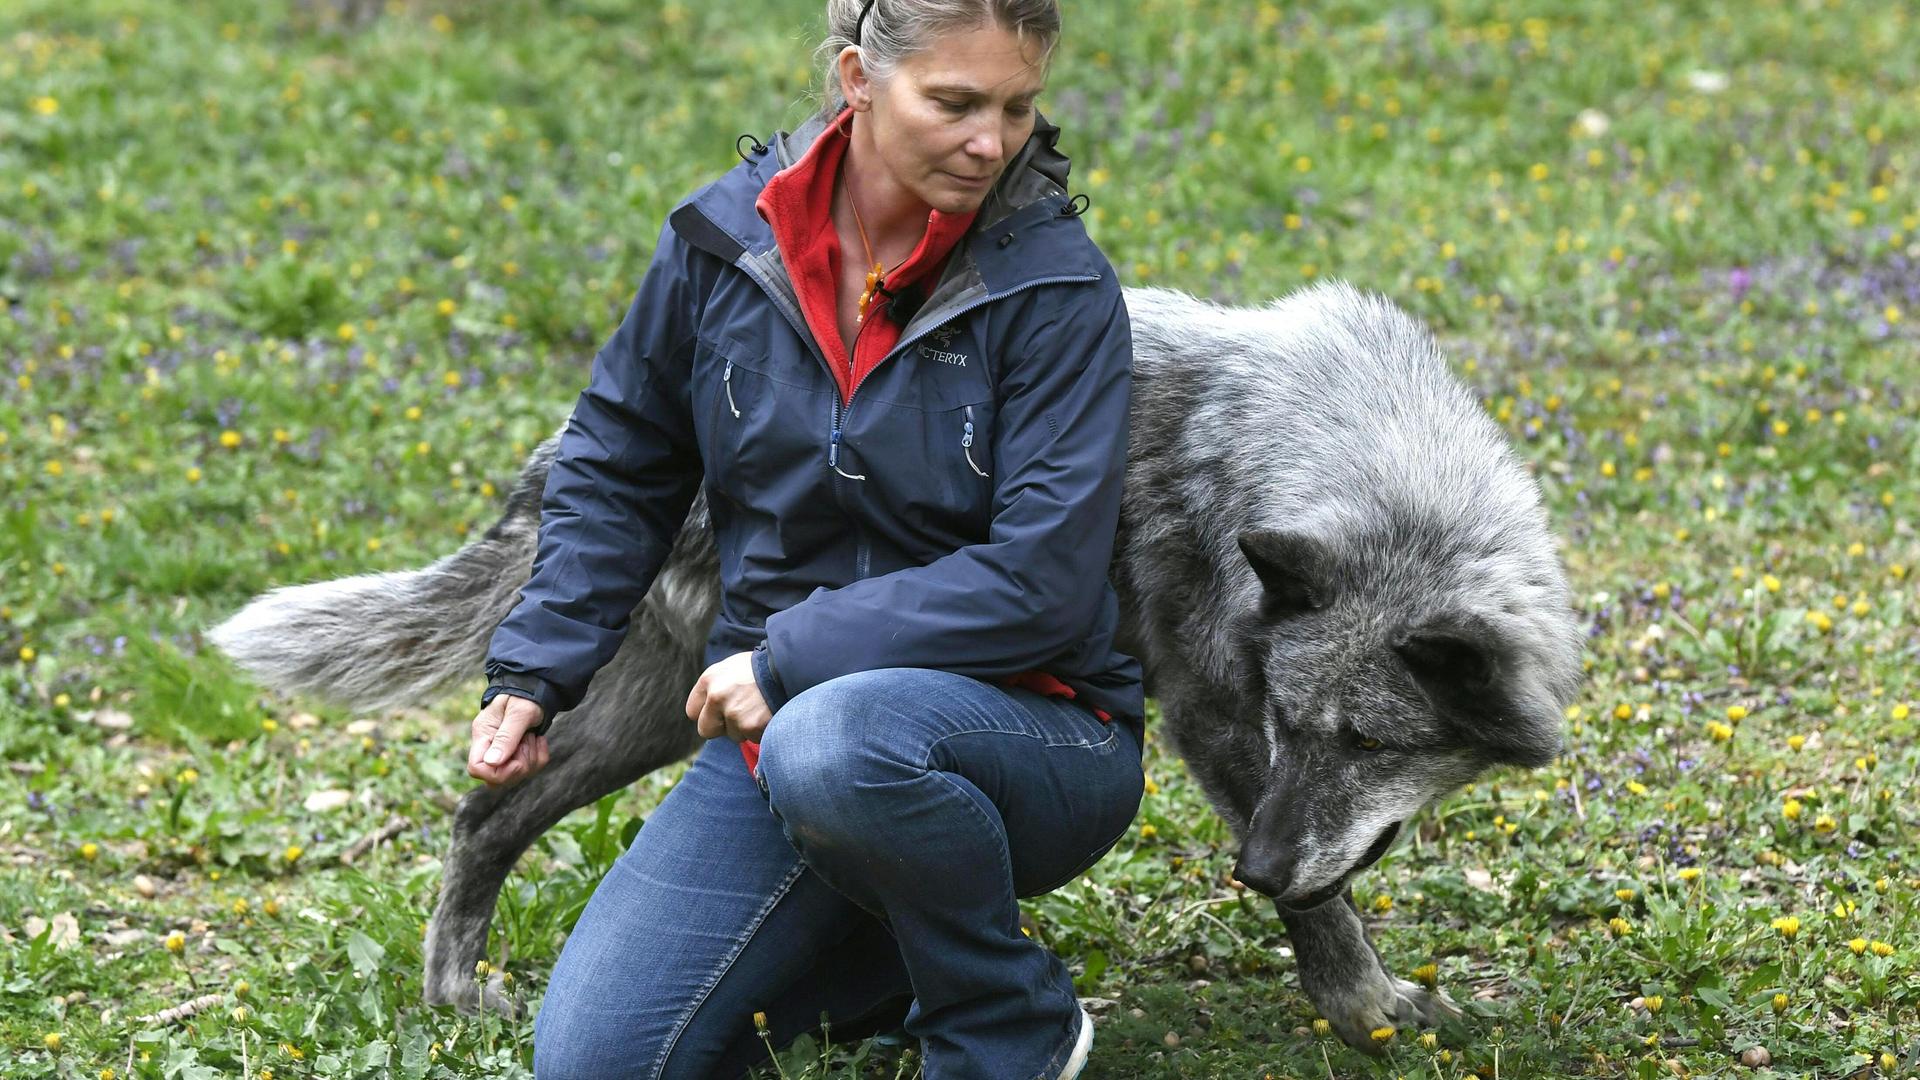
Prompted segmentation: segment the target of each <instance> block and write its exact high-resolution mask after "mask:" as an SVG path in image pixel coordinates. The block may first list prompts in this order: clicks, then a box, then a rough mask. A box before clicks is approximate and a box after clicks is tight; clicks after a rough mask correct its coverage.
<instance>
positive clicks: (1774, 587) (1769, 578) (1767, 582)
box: [1760, 574, 1780, 593]
mask: <svg viewBox="0 0 1920 1080" xmlns="http://www.w3.org/2000/svg"><path fill="white" fill-rule="evenodd" d="M1760 584H1762V585H1764V586H1766V589H1767V591H1768V592H1770V593H1777V592H1779V591H1780V579H1779V578H1777V577H1774V576H1773V575H1772V574H1765V575H1762V576H1761V578H1760Z"/></svg>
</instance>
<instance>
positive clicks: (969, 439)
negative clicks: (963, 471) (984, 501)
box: [960, 405, 987, 476]
mask: <svg viewBox="0 0 1920 1080" xmlns="http://www.w3.org/2000/svg"><path fill="white" fill-rule="evenodd" d="M966 425H967V426H966V431H965V433H964V434H962V435H961V436H960V452H961V453H962V454H965V455H966V456H967V465H968V467H970V468H971V469H973V471H974V472H976V473H979V475H981V476H985V475H987V474H986V473H984V472H981V471H980V466H978V465H975V464H974V463H973V406H971V405H969V406H967V421H966Z"/></svg>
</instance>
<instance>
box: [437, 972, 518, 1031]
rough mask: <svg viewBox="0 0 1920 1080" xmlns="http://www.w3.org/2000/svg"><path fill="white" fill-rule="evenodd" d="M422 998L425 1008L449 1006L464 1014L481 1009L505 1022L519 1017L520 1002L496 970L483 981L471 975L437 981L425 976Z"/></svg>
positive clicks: (470, 1013) (438, 979)
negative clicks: (424, 998) (429, 1006)
mask: <svg viewBox="0 0 1920 1080" xmlns="http://www.w3.org/2000/svg"><path fill="white" fill-rule="evenodd" d="M425 997H426V999H427V1004H429V1005H451V1006H453V1007H454V1010H455V1011H456V1012H460V1013H465V1014H467V1015H472V1014H474V1013H477V1012H479V1011H480V1010H482V1009H485V1010H486V1011H488V1012H491V1013H498V1014H499V1015H501V1016H504V1017H506V1018H507V1019H509V1020H517V1019H519V1018H520V1002H519V1001H518V1000H517V999H516V998H515V997H514V995H513V993H512V991H510V990H508V989H507V982H506V980H505V979H503V978H501V976H500V973H499V972H497V971H496V972H493V973H492V974H490V975H488V976H487V980H486V981H485V982H481V981H479V980H477V979H475V978H473V977H471V976H466V977H461V976H453V977H450V978H437V977H435V976H434V975H432V974H429V975H428V976H427V992H426V995H425Z"/></svg>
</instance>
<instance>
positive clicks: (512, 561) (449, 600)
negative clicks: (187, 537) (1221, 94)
mask: <svg viewBox="0 0 1920 1080" xmlns="http://www.w3.org/2000/svg"><path fill="white" fill-rule="evenodd" d="M559 442H560V440H559V437H558V436H557V435H556V436H554V437H552V438H549V439H547V440H546V441H545V442H543V443H541V444H540V445H539V447H537V448H536V449H535V450H534V451H533V454H532V455H531V456H530V457H529V458H528V459H527V462H526V464H525V465H524V466H523V467H522V468H521V470H520V477H519V479H518V480H517V481H516V482H515V484H514V488H513V491H512V492H511V493H510V494H509V495H508V496H507V505H506V512H505V513H504V514H502V515H501V517H500V520H499V521H497V522H495V523H494V524H493V527H491V528H489V529H488V530H487V531H486V533H485V534H484V535H482V536H481V537H479V538H478V539H476V540H474V541H472V542H470V543H468V544H467V545H466V546H465V547H462V548H461V549H460V550H459V551H456V552H454V553H453V554H451V555H448V556H446V557H445V558H443V559H440V560H438V561H436V562H434V563H432V564H431V565H429V566H426V567H424V568H422V569H419V570H395V571H389V572H385V573H374V574H356V575H354V576H352V577H344V578H338V579H336V580H333V581H321V582H315V583H313V584H311V585H288V586H283V587H281V588H277V589H273V590H271V591H269V592H266V593H263V594H261V595H260V596H258V597H256V598H254V600H253V601H252V602H250V603H248V604H247V606H246V607H244V608H241V609H240V611H239V612H237V613H236V614H234V615H233V616H232V617H230V618H228V619H227V620H226V621H224V622H222V623H221V624H220V625H218V626H216V627H214V628H213V629H212V630H211V631H209V632H208V635H207V636H208V637H209V639H211V640H212V641H213V643H214V644H215V645H216V646H218V647H219V648H220V650H221V651H222V652H224V653H226V654H227V655H228V656H230V657H232V658H233V659H234V661H235V662H236V663H238V664H239V665H240V667H241V668H243V669H245V670H246V671H247V672H248V673H249V674H251V675H252V676H253V677H254V678H255V679H257V680H259V682H260V683H261V684H262V685H264V686H267V687H270V688H272V689H274V690H278V691H280V692H282V693H298V694H306V695H312V696H314V697H317V698H321V699H323V700H327V701H332V702H335V703H338V704H341V705H351V706H353V707H355V708H357V709H368V710H380V709H391V708H398V707H400V706H403V705H418V704H420V703H422V702H425V701H429V700H432V698H433V697H434V696H436V695H437V694H440V693H444V692H445V691H446V690H448V689H449V688H451V687H452V686H453V685H454V684H456V683H458V682H459V681H460V680H462V679H467V678H471V677H473V676H476V675H478V674H479V672H480V667H481V664H482V663H483V662H484V661H485V659H486V648H487V642H488V640H489V639H490V638H491V637H492V635H493V630H494V627H496V626H498V625H499V623H500V620H501V619H504V618H506V616H507V612H508V611H510V610H512V608H513V603H514V599H515V597H516V596H517V594H518V593H519V590H520V587H521V586H522V585H525V584H526V582H527V578H528V577H529V576H530V575H531V574H532V572H533V556H534V549H535V545H536V542H537V540H538V535H539V527H540V497H541V493H542V492H543V491H544V490H545V488H546V484H547V469H548V467H549V466H550V465H551V464H552V463H553V456H554V451H555V449H556V448H557V447H558V445H559Z"/></svg>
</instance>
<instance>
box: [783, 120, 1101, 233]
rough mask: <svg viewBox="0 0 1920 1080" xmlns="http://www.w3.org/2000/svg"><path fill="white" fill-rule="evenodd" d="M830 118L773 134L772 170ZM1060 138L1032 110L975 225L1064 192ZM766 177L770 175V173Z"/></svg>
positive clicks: (793, 157)
mask: <svg viewBox="0 0 1920 1080" xmlns="http://www.w3.org/2000/svg"><path fill="white" fill-rule="evenodd" d="M831 122H832V118H831V117H827V116H822V115H820V114H818V113H816V114H814V115H813V116H811V117H809V118H808V119H807V120H806V122H805V123H803V124H801V125H800V126H799V127H798V128H796V129H795V130H794V132H793V133H792V134H791V135H789V134H787V133H786V132H778V133H776V134H775V135H774V137H773V157H774V159H775V161H776V162H777V163H778V165H777V168H776V169H775V171H776V172H777V171H779V169H785V168H787V167H788V166H790V165H792V164H793V163H794V162H796V161H799V160H800V159H801V158H802V157H804V156H805V155H806V152H807V148H808V147H810V146H812V145H813V141H814V140H815V139H817V138H819V137H820V133H821V132H823V131H825V130H826V129H827V125H828V124H829V123H831ZM1059 142H1060V127H1059V125H1057V124H1053V123H1050V122H1048V120H1047V118H1046V115H1045V114H1044V113H1041V112H1040V111H1039V110H1037V109H1036V110H1035V111H1034V114H1033V134H1032V135H1029V136H1028V137H1027V141H1026V144H1025V145H1024V146H1022V147H1021V148H1020V150H1019V152H1018V153H1015V154H1014V155H1013V160H1012V161H1009V162H1007V167H1006V169H1005V170H1003V171H1002V172H1001V173H1000V179H999V180H998V181H996V182H995V183H994V185H993V189H992V190H991V191H989V192H987V197H986V198H985V199H984V200H982V201H981V203H980V211H979V214H978V216H977V217H976V219H975V221H974V227H975V228H976V229H982V230H984V229H988V228H991V227H993V226H994V225H996V224H998V223H999V222H1000V221H1002V220H1003V219H1005V218H1006V217H1007V216H1008V215H1010V214H1012V213H1013V212H1014V211H1015V210H1018V209H1020V208H1021V207H1023V206H1026V205H1027V204H1029V203H1031V202H1033V201H1035V200H1037V199H1042V198H1045V197H1046V196H1048V195H1052V194H1055V193H1060V194H1064V193H1065V192H1066V190H1067V171H1068V170H1069V169H1070V168H1071V167H1072V164H1073V163H1072V162H1070V161H1068V160H1067V155H1065V154H1063V153H1061V152H1060V150H1059V149H1058V145H1059ZM768 178H769V179H770V178H771V174H769V176H768ZM763 182H764V181H763Z"/></svg>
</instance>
